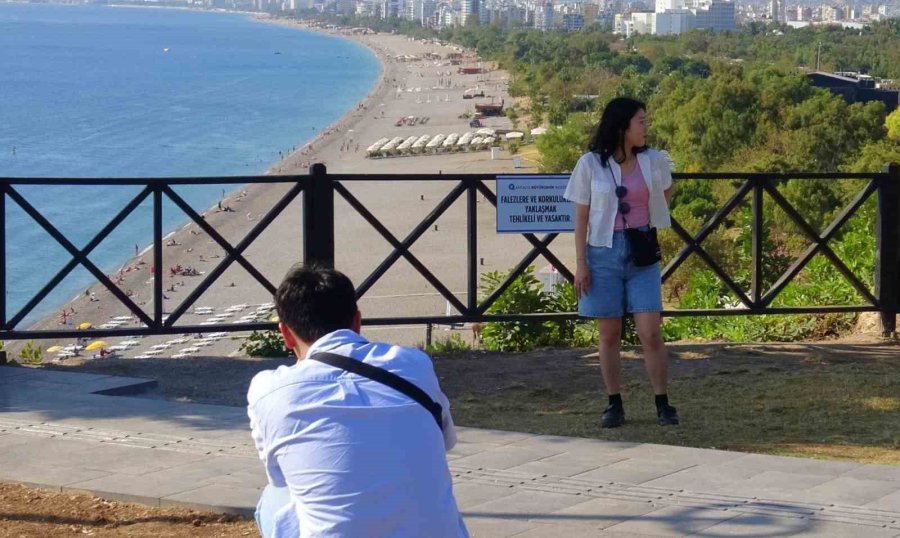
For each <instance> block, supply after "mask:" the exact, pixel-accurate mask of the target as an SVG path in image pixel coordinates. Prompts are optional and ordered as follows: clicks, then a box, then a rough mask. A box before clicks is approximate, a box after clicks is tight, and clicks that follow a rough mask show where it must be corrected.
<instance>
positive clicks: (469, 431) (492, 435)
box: [457, 426, 533, 445]
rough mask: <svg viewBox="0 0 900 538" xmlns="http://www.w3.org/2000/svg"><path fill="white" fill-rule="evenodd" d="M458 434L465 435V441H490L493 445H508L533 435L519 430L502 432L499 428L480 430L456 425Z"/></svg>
mask: <svg viewBox="0 0 900 538" xmlns="http://www.w3.org/2000/svg"><path fill="white" fill-rule="evenodd" d="M457 433H459V434H460V436H463V435H465V438H466V442H467V443H491V444H495V445H508V444H510V443H515V442H516V441H521V440H523V439H528V438H530V437H533V435H532V434H528V433H519V432H504V431H500V430H480V429H476V428H466V427H462V426H459V427H457Z"/></svg>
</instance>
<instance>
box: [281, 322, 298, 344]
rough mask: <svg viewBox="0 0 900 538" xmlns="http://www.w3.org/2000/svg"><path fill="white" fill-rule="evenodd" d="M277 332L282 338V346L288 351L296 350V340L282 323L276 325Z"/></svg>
mask: <svg viewBox="0 0 900 538" xmlns="http://www.w3.org/2000/svg"><path fill="white" fill-rule="evenodd" d="M278 330H279V331H281V337H282V338H284V345H285V347H287V348H288V349H296V348H297V338H295V337H294V333H292V332H291V330H290V329H289V328H288V326H287V325H285V324H284V322H279V323H278Z"/></svg>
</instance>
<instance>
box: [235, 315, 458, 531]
mask: <svg viewBox="0 0 900 538" xmlns="http://www.w3.org/2000/svg"><path fill="white" fill-rule="evenodd" d="M322 351H329V352H332V353H336V354H338V355H343V356H345V357H350V358H352V359H356V360H360V361H362V362H365V363H367V364H371V365H373V366H378V367H380V368H384V369H386V370H388V371H390V372H393V373H394V374H397V375H400V376H402V377H403V378H405V379H406V380H407V381H410V382H412V383H413V384H415V385H416V386H418V387H419V388H420V389H422V390H423V391H425V393H427V394H428V395H429V396H430V397H431V398H432V399H433V400H434V401H436V402H437V403H439V404H440V405H441V407H442V408H443V425H444V431H443V435H442V434H441V430H440V429H439V428H438V427H437V424H435V422H434V417H432V415H431V414H430V413H429V412H428V411H427V410H425V408H424V407H422V406H421V405H420V404H418V403H417V402H415V401H414V400H412V399H410V398H409V397H407V396H405V395H403V394H401V393H399V392H397V391H395V390H394V389H392V388H390V387H387V386H385V385H382V384H381V383H378V382H376V381H372V380H370V379H367V378H364V377H361V376H358V375H356V374H351V373H349V372H346V371H344V370H340V369H337V368H334V367H332V366H329V365H327V364H324V363H321V362H318V361H314V360H302V361H299V362H297V364H295V365H293V366H281V367H279V368H278V369H276V370H265V371H262V372H260V373H258V374H257V375H256V376H255V377H254V378H253V380H252V381H251V383H250V390H249V391H248V393H247V401H248V404H249V405H248V407H247V412H248V414H249V416H250V427H251V431H252V435H253V440H254V442H255V443H256V448H257V450H258V451H259V456H260V459H262V460H263V462H265V466H266V473H267V474H268V477H269V482H270V483H271V484H272V485H274V486H276V487H284V486H287V487H288V488H289V489H290V492H291V500H292V503H291V504H289V505H288V506H286V507H285V508H284V509H282V510H281V511H279V512H278V513H277V514H276V516H275V519H276V521H275V536H277V537H286V536H291V537H293V538H296V537H297V536H303V537H304V538H305V537H329V538H331V537H360V536H365V537H380V536H391V537H419V536H422V537H425V536H427V537H435V538H440V537H454V538H456V537H468V532H467V531H466V528H465V524H464V523H463V521H462V517H461V516H460V515H459V510H458V509H457V506H456V500H455V499H454V497H453V482H452V479H451V476H450V470H449V468H448V465H447V457H446V454H445V451H447V450H450V449H451V448H453V446H454V445H455V444H456V432H455V430H454V427H453V420H452V419H451V417H450V404H449V402H448V401H447V397H446V396H445V395H444V394H443V392H441V389H440V386H439V385H438V380H437V376H436V375H435V373H434V366H433V365H432V363H431V359H430V358H429V357H428V355H426V354H425V353H423V352H422V351H420V350H418V349H413V348H406V347H401V346H393V345H390V344H383V343H377V342H369V341H368V340H366V339H365V338H364V337H362V336H360V335H359V334H357V333H355V332H353V331H350V330H339V331H335V332H333V333H331V334H328V335H326V336H323V337H322V338H320V339H319V340H317V341H316V342H315V343H314V344H313V345H312V347H311V348H310V350H309V355H314V354H315V353H318V352H322Z"/></svg>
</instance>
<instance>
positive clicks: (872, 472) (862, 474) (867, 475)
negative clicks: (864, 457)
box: [843, 464, 900, 482]
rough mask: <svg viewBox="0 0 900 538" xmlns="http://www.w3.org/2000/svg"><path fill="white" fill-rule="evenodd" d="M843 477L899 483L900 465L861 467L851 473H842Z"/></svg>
mask: <svg viewBox="0 0 900 538" xmlns="http://www.w3.org/2000/svg"><path fill="white" fill-rule="evenodd" d="M843 476H848V477H851V478H859V479H862V480H883V481H894V482H900V465H874V464H869V465H862V466H860V467H857V468H855V469H853V470H851V471H848V472H846V473H843Z"/></svg>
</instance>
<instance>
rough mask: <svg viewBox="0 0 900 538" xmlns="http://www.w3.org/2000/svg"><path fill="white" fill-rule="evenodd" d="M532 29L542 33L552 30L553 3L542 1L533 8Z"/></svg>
mask: <svg viewBox="0 0 900 538" xmlns="http://www.w3.org/2000/svg"><path fill="white" fill-rule="evenodd" d="M534 27H535V28H537V29H538V30H542V31H547V30H550V29H552V28H553V2H551V1H550V0H543V1H542V2H540V3H538V5H537V6H536V7H535V8H534Z"/></svg>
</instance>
